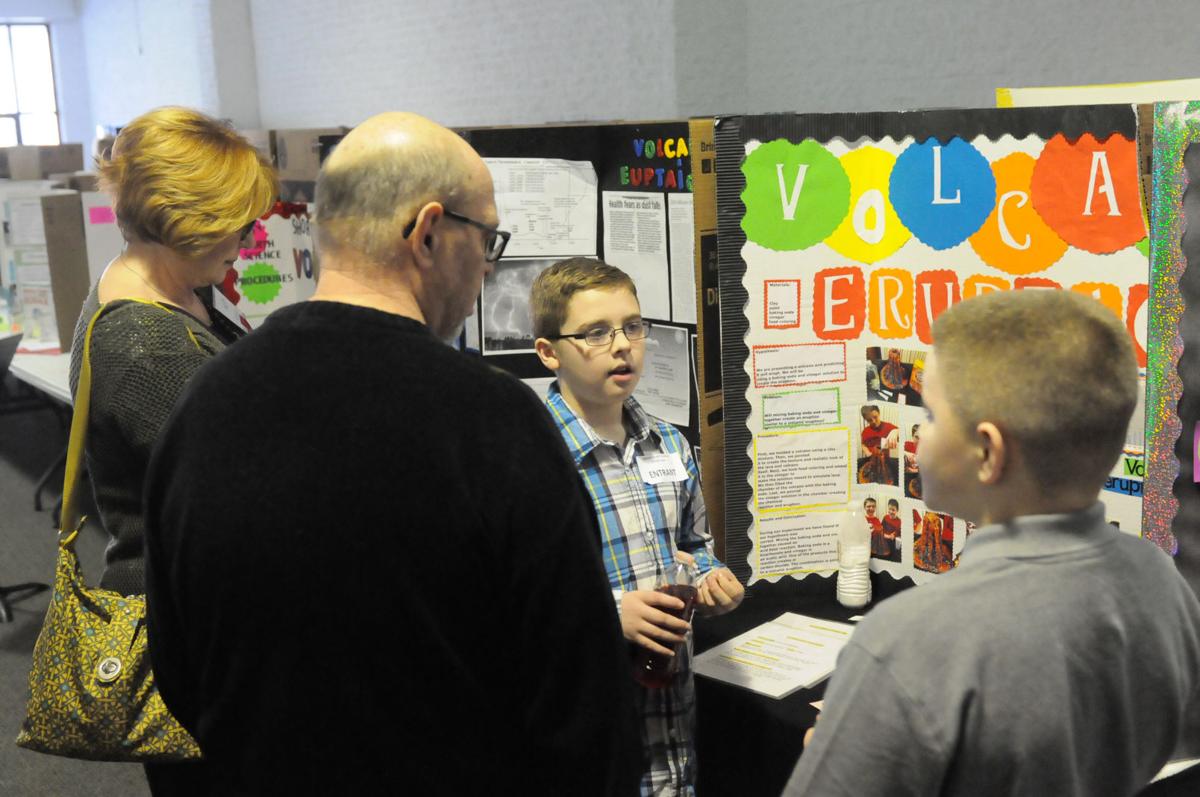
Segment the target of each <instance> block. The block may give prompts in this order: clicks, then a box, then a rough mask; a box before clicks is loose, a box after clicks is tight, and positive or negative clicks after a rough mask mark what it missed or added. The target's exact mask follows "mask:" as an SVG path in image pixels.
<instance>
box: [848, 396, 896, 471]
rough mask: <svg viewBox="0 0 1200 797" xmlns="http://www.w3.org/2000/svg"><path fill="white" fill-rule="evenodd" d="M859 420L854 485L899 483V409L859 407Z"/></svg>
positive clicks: (877, 405) (875, 405)
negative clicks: (856, 474)
mask: <svg viewBox="0 0 1200 797" xmlns="http://www.w3.org/2000/svg"><path fill="white" fill-rule="evenodd" d="M859 421H860V423H859V440H860V445H859V454H858V465H857V468H858V470H857V472H858V483H859V484H888V485H895V484H899V479H900V458H899V450H898V449H899V447H900V427H899V426H898V425H897V424H898V423H899V422H900V413H899V410H898V409H897V408H896V407H892V406H887V405H884V406H883V407H881V406H880V405H879V404H864V405H863V406H862V407H860V408H859Z"/></svg>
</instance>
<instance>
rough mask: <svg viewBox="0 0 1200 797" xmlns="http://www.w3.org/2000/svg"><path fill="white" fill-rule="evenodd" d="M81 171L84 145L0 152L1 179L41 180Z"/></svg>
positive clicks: (13, 148) (64, 145) (24, 148)
mask: <svg viewBox="0 0 1200 797" xmlns="http://www.w3.org/2000/svg"><path fill="white" fill-rule="evenodd" d="M82 170H83V145H82V144H58V145H56V146H44V147H3V148H0V177H11V178H12V179H14V180H41V179H44V178H46V177H48V176H49V175H51V174H60V173H62V172H76V171H82Z"/></svg>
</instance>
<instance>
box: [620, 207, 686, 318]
mask: <svg viewBox="0 0 1200 797" xmlns="http://www.w3.org/2000/svg"><path fill="white" fill-rule="evenodd" d="M603 200H604V259H605V260H606V261H607V262H609V263H611V264H612V265H614V266H616V267H617V268H619V269H621V270H622V271H624V272H625V273H626V274H628V275H629V276H630V277H632V278H633V282H634V284H635V285H637V289H638V299H639V301H640V302H641V305H642V315H644V316H645V317H647V318H670V317H671V302H670V293H669V288H670V284H669V282H670V280H669V279H668V272H669V268H668V265H667V208H666V195H665V194H633V193H624V192H620V191H605V192H604V197H603Z"/></svg>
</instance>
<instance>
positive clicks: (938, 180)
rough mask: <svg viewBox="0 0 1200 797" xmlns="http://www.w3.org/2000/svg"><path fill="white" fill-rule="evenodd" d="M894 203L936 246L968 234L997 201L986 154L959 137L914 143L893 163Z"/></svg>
mask: <svg viewBox="0 0 1200 797" xmlns="http://www.w3.org/2000/svg"><path fill="white" fill-rule="evenodd" d="M890 192H891V196H892V206H893V207H895V208H896V215H898V216H899V217H900V221H902V222H904V226H905V227H907V228H908V229H909V230H911V231H912V234H913V235H915V236H916V237H917V238H918V239H919V240H920V241H922V242H924V243H926V244H928V245H929V246H931V247H933V248H934V249H949V248H950V247H952V246H957V245H958V244H960V243H962V242H963V241H965V240H967V238H969V237H970V236H971V235H973V234H974V233H975V231H976V230H978V229H979V228H980V227H981V226H983V223H984V222H985V221H986V220H987V217H988V215H989V214H990V213H991V212H992V207H993V206H994V205H995V204H996V178H995V176H994V175H993V174H992V167H991V166H990V165H989V164H988V162H987V158H985V157H983V155H982V154H981V153H980V152H979V150H977V149H975V147H973V146H971V145H970V144H968V143H967V142H965V141H963V140H962V139H961V138H952V139H950V143H949V144H947V145H945V146H942V144H941V142H939V141H938V140H937V139H936V138H930V139H927V140H926V141H925V142H924V143H921V144H912V145H910V146H909V147H908V149H906V150H904V152H901V153H900V157H899V158H897V159H896V165H895V167H893V169H892V181H891V186H890Z"/></svg>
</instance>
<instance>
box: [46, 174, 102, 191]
mask: <svg viewBox="0 0 1200 797" xmlns="http://www.w3.org/2000/svg"><path fill="white" fill-rule="evenodd" d="M47 179H49V180H51V181H52V182H54V183H56V184H58V185H59V186H61V187H63V188H69V189H71V190H72V191H98V190H99V189H100V177H99V175H97V174H96V173H95V172H63V173H62V174H52V175H50V176H49V177H48V178H47Z"/></svg>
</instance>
